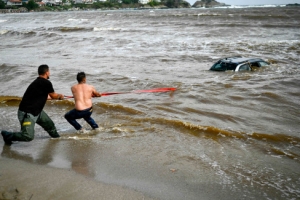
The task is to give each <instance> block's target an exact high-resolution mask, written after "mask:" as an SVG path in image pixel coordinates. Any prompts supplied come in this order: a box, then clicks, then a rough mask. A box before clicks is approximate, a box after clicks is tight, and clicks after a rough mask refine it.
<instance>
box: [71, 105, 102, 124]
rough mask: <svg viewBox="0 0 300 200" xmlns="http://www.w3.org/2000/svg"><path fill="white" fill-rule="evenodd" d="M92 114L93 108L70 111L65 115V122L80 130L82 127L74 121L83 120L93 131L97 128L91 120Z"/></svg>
mask: <svg viewBox="0 0 300 200" xmlns="http://www.w3.org/2000/svg"><path fill="white" fill-rule="evenodd" d="M92 113H93V108H92V107H91V108H88V109H85V110H76V109H73V110H70V111H69V112H67V113H66V114H65V118H66V120H67V121H68V122H69V123H70V124H71V125H72V126H73V127H74V128H75V129H76V130H80V129H81V128H82V127H81V125H80V124H79V123H78V122H77V121H76V119H82V118H83V119H84V120H85V121H86V122H87V123H88V124H89V125H90V126H91V127H92V128H93V129H95V128H99V126H98V125H97V124H96V122H95V121H94V120H93V118H91V115H92Z"/></svg>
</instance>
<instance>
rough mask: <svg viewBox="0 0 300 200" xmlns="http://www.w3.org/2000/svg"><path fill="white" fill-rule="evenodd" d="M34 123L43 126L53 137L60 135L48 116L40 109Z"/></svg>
mask: <svg viewBox="0 0 300 200" xmlns="http://www.w3.org/2000/svg"><path fill="white" fill-rule="evenodd" d="M36 123H37V124H38V125H40V126H41V127H43V128H44V130H45V131H47V133H48V134H49V135H50V136H51V137H53V138H57V137H60V136H59V134H58V133H57V130H56V127H55V125H54V122H53V121H52V120H51V119H50V117H49V116H48V115H47V114H46V113H45V112H44V111H43V110H42V112H41V113H40V115H39V117H38V119H37V121H36Z"/></svg>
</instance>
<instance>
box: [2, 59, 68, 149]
mask: <svg viewBox="0 0 300 200" xmlns="http://www.w3.org/2000/svg"><path fill="white" fill-rule="evenodd" d="M38 74H39V77H37V78H36V79H35V80H34V81H33V82H32V83H31V84H30V85H29V86H28V88H27V90H26V91H25V93H24V96H23V98H22V101H21V103H20V105H19V110H18V119H19V121H20V124H21V131H20V132H8V131H4V130H2V131H1V134H2V136H3V140H4V142H5V143H6V144H8V145H11V144H12V141H27V142H28V141H31V140H33V138H34V126H35V123H37V124H38V125H40V126H41V127H43V128H44V129H45V131H47V132H48V134H49V135H50V136H51V137H53V138H57V137H60V136H59V134H58V133H57V130H56V128H55V125H54V123H53V121H52V120H51V119H50V117H49V116H48V115H47V114H46V113H45V112H44V111H43V108H44V106H45V104H46V101H47V99H48V97H49V96H50V98H51V99H63V97H64V96H63V95H62V94H57V93H55V92H54V89H53V86H52V83H51V82H50V81H49V80H48V79H49V77H50V70H49V67H48V65H41V66H39V68H38Z"/></svg>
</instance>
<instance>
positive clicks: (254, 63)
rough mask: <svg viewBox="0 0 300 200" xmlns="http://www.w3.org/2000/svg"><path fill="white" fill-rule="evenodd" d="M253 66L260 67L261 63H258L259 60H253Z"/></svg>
mask: <svg viewBox="0 0 300 200" xmlns="http://www.w3.org/2000/svg"><path fill="white" fill-rule="evenodd" d="M251 67H260V65H259V64H258V62H253V63H251Z"/></svg>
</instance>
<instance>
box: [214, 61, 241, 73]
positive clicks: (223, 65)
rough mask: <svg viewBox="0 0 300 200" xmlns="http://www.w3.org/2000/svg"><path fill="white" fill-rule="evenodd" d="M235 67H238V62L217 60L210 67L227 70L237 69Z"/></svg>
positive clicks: (215, 69)
mask: <svg viewBox="0 0 300 200" xmlns="http://www.w3.org/2000/svg"><path fill="white" fill-rule="evenodd" d="M235 68H236V64H234V63H225V62H217V63H216V64H214V65H213V66H212V67H211V68H210V70H213V71H226V70H235Z"/></svg>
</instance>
